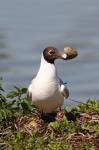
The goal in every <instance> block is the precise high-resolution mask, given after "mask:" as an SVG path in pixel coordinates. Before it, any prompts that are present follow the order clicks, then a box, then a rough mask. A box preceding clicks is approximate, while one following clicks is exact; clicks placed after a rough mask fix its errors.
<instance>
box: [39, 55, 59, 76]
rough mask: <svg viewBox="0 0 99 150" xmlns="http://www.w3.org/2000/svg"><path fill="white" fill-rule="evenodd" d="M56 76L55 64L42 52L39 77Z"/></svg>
mask: <svg viewBox="0 0 99 150" xmlns="http://www.w3.org/2000/svg"><path fill="white" fill-rule="evenodd" d="M39 76H40V77H41V76H42V78H43V77H46V78H55V77H56V76H57V71H56V67H55V65H54V64H51V63H48V62H47V61H46V60H45V59H44V57H43V54H42V57H41V64H40V69H39V71H38V73H37V77H39Z"/></svg>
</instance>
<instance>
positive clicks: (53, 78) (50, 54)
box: [28, 47, 69, 113]
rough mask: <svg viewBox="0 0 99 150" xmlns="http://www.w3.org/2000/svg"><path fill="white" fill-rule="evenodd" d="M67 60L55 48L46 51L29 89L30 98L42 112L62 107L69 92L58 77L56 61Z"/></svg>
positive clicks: (65, 56)
mask: <svg viewBox="0 0 99 150" xmlns="http://www.w3.org/2000/svg"><path fill="white" fill-rule="evenodd" d="M56 59H63V60H66V59H67V55H66V54H65V53H61V52H59V50H58V49H56V48H54V47H47V48H45V49H44V51H43V53H42V56H41V64H40V68H39V71H38V73H37V75H36V77H35V78H33V80H32V82H31V84H30V85H29V87H28V97H29V99H31V100H32V103H33V105H35V106H36V107H37V108H39V110H40V111H41V112H44V113H49V112H52V111H54V110H56V109H57V108H58V107H61V106H62V104H63V102H64V98H68V96H69V91H68V89H67V87H66V86H65V84H64V83H63V81H62V80H61V79H60V78H59V77H58V75H57V70H56V67H55V63H54V61H55V60H56Z"/></svg>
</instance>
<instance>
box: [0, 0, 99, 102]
mask: <svg viewBox="0 0 99 150" xmlns="http://www.w3.org/2000/svg"><path fill="white" fill-rule="evenodd" d="M65 45H70V46H72V47H74V48H76V49H77V51H78V53H79V55H78V57H77V58H76V59H74V60H71V61H67V62H64V61H57V62H56V66H57V69H58V73H59V75H60V76H61V78H62V79H63V80H64V81H65V82H67V83H68V85H67V86H68V88H69V90H70V98H72V99H76V100H79V101H85V100H87V99H89V98H97V99H99V1H98V0H94V1H93V0H90V1H89V0H83V1H81V0H75V1H73V0H54V1H52V0H50V1H48V0H43V1H41V0H28V1H27V0H0V76H2V77H3V78H4V87H5V89H6V91H9V90H11V89H13V86H14V85H16V86H24V87H27V86H28V85H29V83H30V81H31V79H32V77H33V76H34V75H35V74H36V73H37V71H38V68H39V64H40V57H41V53H42V50H43V49H44V48H45V47H47V46H55V47H57V48H58V49H60V50H61V51H63V48H64V46H65ZM67 103H68V102H67Z"/></svg>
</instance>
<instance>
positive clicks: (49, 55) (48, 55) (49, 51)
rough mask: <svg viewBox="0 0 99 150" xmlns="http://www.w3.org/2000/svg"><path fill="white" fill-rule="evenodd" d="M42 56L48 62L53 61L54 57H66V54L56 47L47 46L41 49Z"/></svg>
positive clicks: (64, 58)
mask: <svg viewBox="0 0 99 150" xmlns="http://www.w3.org/2000/svg"><path fill="white" fill-rule="evenodd" d="M43 57H44V59H45V60H46V61H47V62H49V63H54V61H55V60H56V59H63V60H66V59H67V55H66V54H65V53H61V52H60V51H59V50H58V49H57V48H55V47H47V48H45V49H44V51H43Z"/></svg>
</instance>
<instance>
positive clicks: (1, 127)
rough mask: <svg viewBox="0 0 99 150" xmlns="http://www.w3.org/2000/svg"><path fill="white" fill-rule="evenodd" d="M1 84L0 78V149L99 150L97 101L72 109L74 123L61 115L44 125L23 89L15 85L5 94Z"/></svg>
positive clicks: (98, 105) (98, 104)
mask: <svg viewBox="0 0 99 150" xmlns="http://www.w3.org/2000/svg"><path fill="white" fill-rule="evenodd" d="M2 81H3V79H2V78H0V149H1V150H10V149H13V150H35V149H37V150H72V149H76V148H78V149H81V150H87V149H90V150H96V149H98V148H99V101H97V100H96V99H93V100H88V101H87V102H86V103H85V104H80V105H78V106H75V107H74V108H72V110H71V111H70V113H71V114H73V115H74V116H75V117H76V115H77V117H76V120H75V121H74V120H70V121H69V120H68V117H67V116H66V115H64V118H63V119H60V120H59V118H56V120H55V121H54V122H46V121H45V122H44V120H42V118H40V114H37V110H36V108H35V107H33V106H32V105H31V103H30V101H28V99H27V96H26V92H27V89H26V88H24V87H21V88H20V87H16V86H15V87H14V88H13V90H12V91H10V92H9V93H6V91H5V90H4V88H3V84H2ZM33 117H34V118H33ZM36 117H37V118H36ZM26 118H27V119H26ZM36 119H38V120H36ZM18 125H19V126H18ZM32 125H33V126H32ZM31 126H32V127H33V128H32V127H31ZM37 128H38V129H39V130H37ZM43 128H44V130H42V129H43ZM41 131H42V132H41Z"/></svg>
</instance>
